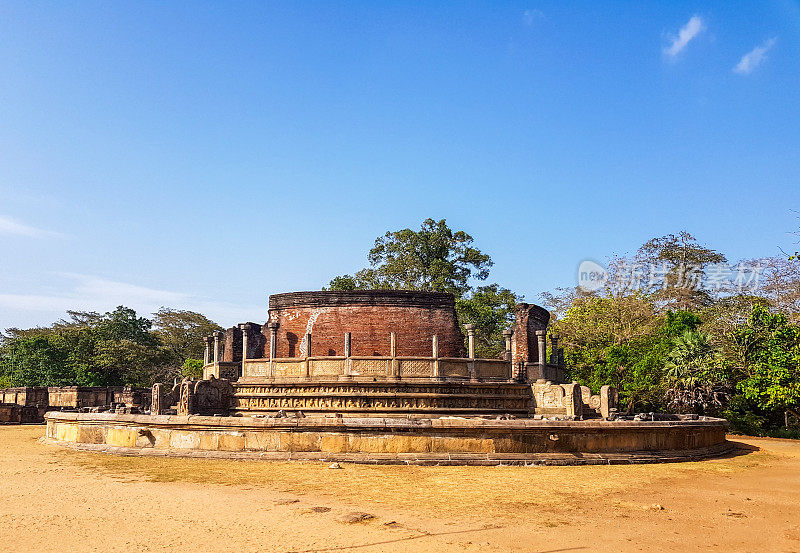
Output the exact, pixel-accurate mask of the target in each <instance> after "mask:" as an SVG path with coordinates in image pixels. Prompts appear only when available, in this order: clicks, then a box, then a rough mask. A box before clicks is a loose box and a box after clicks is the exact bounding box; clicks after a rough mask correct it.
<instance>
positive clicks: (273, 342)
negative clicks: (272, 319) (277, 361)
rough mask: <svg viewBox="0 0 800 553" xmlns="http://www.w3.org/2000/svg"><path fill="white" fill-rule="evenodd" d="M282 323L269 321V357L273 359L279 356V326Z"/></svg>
mask: <svg viewBox="0 0 800 553" xmlns="http://www.w3.org/2000/svg"><path fill="white" fill-rule="evenodd" d="M279 325H280V323H269V325H268V326H269V359H270V361H272V360H273V359H274V358H276V357H277V356H278V354H277V352H278V326H279Z"/></svg>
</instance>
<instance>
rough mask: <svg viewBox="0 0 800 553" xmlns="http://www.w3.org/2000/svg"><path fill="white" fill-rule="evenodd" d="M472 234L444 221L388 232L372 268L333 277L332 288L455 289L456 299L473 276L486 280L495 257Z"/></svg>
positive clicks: (379, 244) (374, 250)
mask: <svg viewBox="0 0 800 553" xmlns="http://www.w3.org/2000/svg"><path fill="white" fill-rule="evenodd" d="M472 243H473V239H472V236H470V235H469V234H467V233H466V232H464V231H463V230H458V231H453V230H452V229H451V228H450V227H449V226H447V222H446V221H445V220H444V219H442V220H440V221H434V220H433V219H426V220H425V221H423V222H422V226H421V227H420V229H419V230H417V231H415V230H411V229H408V228H406V229H402V230H397V231H390V232H387V233H386V234H385V235H384V236H381V237H379V238H377V239H376V240H375V244H374V245H373V247H372V249H371V250H370V251H369V255H368V259H369V262H370V265H371V268H367V269H363V270H361V271H359V272H357V273H355V275H352V276H351V275H343V276H340V277H336V278H334V279H333V280H332V281H331V282H330V284H329V288H330V289H331V290H353V289H369V288H373V289H380V288H392V289H400V290H425V291H431V292H450V293H452V294H454V295H455V296H456V297H457V298H460V297H461V296H463V295H464V294H465V293H466V292H467V291H468V290H469V289H470V279H471V278H474V279H477V280H485V279H486V278H487V277H488V276H489V268H490V267H491V266H492V260H491V258H490V257H489V256H488V255H486V254H484V253H483V252H481V251H480V250H479V249H477V248H475V247H473V246H472Z"/></svg>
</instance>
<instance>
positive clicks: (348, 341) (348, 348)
mask: <svg viewBox="0 0 800 553" xmlns="http://www.w3.org/2000/svg"><path fill="white" fill-rule="evenodd" d="M351 355H353V339H352V334H350V333H349V332H345V333H344V374H343V375H342V378H345V379H348V378H350V371H351V370H352V368H353V360H352V359H350V356H351Z"/></svg>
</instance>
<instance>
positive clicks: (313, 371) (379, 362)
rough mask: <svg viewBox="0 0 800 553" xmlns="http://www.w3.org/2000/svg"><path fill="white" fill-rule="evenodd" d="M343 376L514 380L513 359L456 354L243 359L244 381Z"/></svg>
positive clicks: (210, 366)
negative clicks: (468, 357) (452, 355)
mask: <svg viewBox="0 0 800 553" xmlns="http://www.w3.org/2000/svg"><path fill="white" fill-rule="evenodd" d="M217 365H223V364H217ZM224 365H227V363H225V364H224ZM231 365H237V366H238V365H239V364H238V363H236V364H233V363H232V364H231ZM214 366H215V365H214V364H209V365H206V368H205V369H206V370H204V374H205V373H206V372H209V373H210V372H211V371H212V370H213V367H214ZM215 376H216V375H215ZM222 377H223V378H224V376H222ZM340 378H344V379H355V380H359V379H368V380H373V379H379V380H380V379H397V378H400V379H414V378H427V379H431V378H435V379H445V380H450V379H454V380H479V381H508V380H511V379H512V365H511V362H510V361H505V360H502V359H467V358H455V357H441V358H437V357H366V356H351V357H343V356H326V357H285V358H274V359H271V360H270V359H247V360H245V361H244V362H243V369H242V375H241V380H242V381H243V382H247V381H257V380H262V379H312V380H316V379H323V380H324V379H340Z"/></svg>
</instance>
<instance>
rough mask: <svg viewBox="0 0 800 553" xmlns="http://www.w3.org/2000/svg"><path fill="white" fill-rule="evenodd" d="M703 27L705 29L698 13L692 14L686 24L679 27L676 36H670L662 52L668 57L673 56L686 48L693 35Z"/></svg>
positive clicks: (697, 33) (698, 32)
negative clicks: (668, 43)
mask: <svg viewBox="0 0 800 553" xmlns="http://www.w3.org/2000/svg"><path fill="white" fill-rule="evenodd" d="M703 29H705V25H704V24H703V20H702V19H701V18H700V16H699V15H693V16H692V18H691V19H689V21H688V22H687V23H686V25H684V26H683V27H681V30H680V31H678V36H676V37H672V42H671V44H670V45H669V46H667V47H666V48H664V54H665V55H666V56H668V57H670V58H675V57H676V56H677V55H678V54H680V53H681V52H682V51H683V50H684V49H685V48H686V46H687V45H688V44H689V42H691V41H692V39H693V38H694V37H696V36H697V35H699V34H700V33H701V32H702V31H703Z"/></svg>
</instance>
